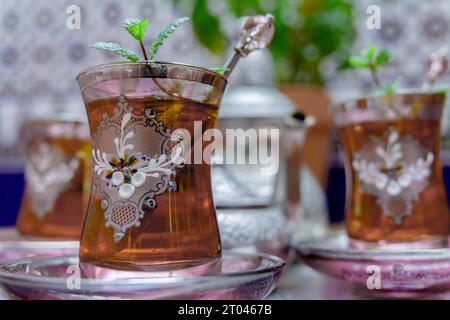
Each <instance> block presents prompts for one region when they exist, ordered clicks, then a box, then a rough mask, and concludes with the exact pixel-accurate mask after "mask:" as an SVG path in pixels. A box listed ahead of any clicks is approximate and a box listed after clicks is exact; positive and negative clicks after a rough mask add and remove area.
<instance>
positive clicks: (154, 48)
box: [149, 17, 189, 60]
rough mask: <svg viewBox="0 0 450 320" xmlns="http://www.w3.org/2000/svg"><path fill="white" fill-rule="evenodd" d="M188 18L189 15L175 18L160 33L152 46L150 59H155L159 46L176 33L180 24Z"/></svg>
mask: <svg viewBox="0 0 450 320" xmlns="http://www.w3.org/2000/svg"><path fill="white" fill-rule="evenodd" d="M188 20H189V18H187V17H184V18H178V19H175V20H173V21H172V22H171V23H170V24H169V25H168V26H166V27H165V28H164V29H163V30H162V31H161V32H160V33H159V34H158V36H157V37H156V39H155V40H154V41H153V43H152V45H151V46H150V55H149V58H150V60H153V58H154V57H155V55H156V53H157V52H158V50H159V48H160V47H161V46H162V45H163V44H164V42H165V41H166V40H167V38H169V37H170V35H171V34H172V33H174V32H175V30H177V28H178V27H179V26H181V25H182V24H183V23H184V22H186V21H188Z"/></svg>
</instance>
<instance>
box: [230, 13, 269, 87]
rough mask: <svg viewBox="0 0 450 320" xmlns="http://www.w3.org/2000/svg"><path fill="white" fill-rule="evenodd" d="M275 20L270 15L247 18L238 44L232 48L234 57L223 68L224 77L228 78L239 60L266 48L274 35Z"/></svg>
mask: <svg viewBox="0 0 450 320" xmlns="http://www.w3.org/2000/svg"><path fill="white" fill-rule="evenodd" d="M274 22H275V19H274V17H273V16H272V15H271V14H266V15H257V16H251V17H249V18H247V20H246V21H245V23H244V26H243V27H242V30H241V34H240V38H239V42H238V43H237V44H236V46H235V47H234V55H233V56H232V57H231V58H230V59H229V60H228V62H227V64H226V66H225V72H224V76H225V78H228V77H229V76H230V74H231V72H232V71H233V69H234V68H235V67H236V64H237V63H238V61H239V59H241V58H244V57H246V56H247V55H248V54H249V53H250V52H252V51H255V50H259V49H263V48H266V47H267V46H268V45H269V44H270V42H271V41H272V38H273V35H274V33H275V25H274Z"/></svg>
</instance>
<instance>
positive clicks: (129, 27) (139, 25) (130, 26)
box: [89, 17, 189, 62]
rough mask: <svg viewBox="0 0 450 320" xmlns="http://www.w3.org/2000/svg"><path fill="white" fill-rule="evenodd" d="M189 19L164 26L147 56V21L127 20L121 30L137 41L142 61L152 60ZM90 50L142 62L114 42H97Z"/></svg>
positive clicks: (134, 54) (174, 21) (181, 19)
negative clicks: (145, 40)
mask: <svg viewBox="0 0 450 320" xmlns="http://www.w3.org/2000/svg"><path fill="white" fill-rule="evenodd" d="M188 20H189V18H187V17H185V18H179V19H175V20H173V21H172V22H171V23H170V24H169V25H168V26H166V27H165V28H164V29H163V30H162V31H161V32H160V33H159V34H158V36H157V37H156V39H155V40H154V41H153V42H152V44H151V46H150V54H149V55H148V56H147V51H146V50H145V46H144V38H145V36H146V34H147V29H148V26H149V24H150V21H149V19H147V18H145V19H127V20H125V22H124V24H123V28H124V29H125V30H126V31H127V32H128V33H129V34H130V35H131V36H132V37H133V38H134V39H135V40H137V41H139V45H140V47H141V50H142V54H143V56H144V60H146V61H147V60H153V58H154V57H155V55H156V53H157V52H158V50H159V49H160V48H161V46H162V45H163V44H164V42H165V41H166V40H167V39H168V38H169V37H170V35H171V34H172V33H174V32H175V30H176V29H177V28H178V27H179V26H180V25H182V24H183V23H184V22H186V21H188ZM89 47H90V48H95V49H97V50H103V51H110V52H114V53H116V54H118V55H120V56H122V57H124V58H127V59H128V60H131V61H133V62H137V61H139V60H142V59H141V58H140V57H139V56H138V55H137V54H136V53H134V52H133V51H131V50H129V49H126V48H124V47H123V46H121V45H120V44H118V43H115V42H97V43H94V44H91V45H90V46H89Z"/></svg>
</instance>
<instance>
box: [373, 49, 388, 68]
mask: <svg viewBox="0 0 450 320" xmlns="http://www.w3.org/2000/svg"><path fill="white" fill-rule="evenodd" d="M389 59H390V54H389V51H387V50H382V51H381V52H380V53H379V54H378V56H377V58H376V60H375V64H376V65H377V66H382V65H385V64H386V63H388V62H389Z"/></svg>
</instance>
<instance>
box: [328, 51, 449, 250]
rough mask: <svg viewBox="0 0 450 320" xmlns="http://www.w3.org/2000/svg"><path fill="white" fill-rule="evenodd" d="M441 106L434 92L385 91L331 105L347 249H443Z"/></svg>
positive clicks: (446, 220) (445, 222)
mask: <svg viewBox="0 0 450 320" xmlns="http://www.w3.org/2000/svg"><path fill="white" fill-rule="evenodd" d="M369 50H370V49H369ZM381 54H383V53H381ZM370 56H372V58H373V61H376V60H377V59H376V55H375V53H372V54H370V52H368V51H367V50H366V52H365V57H366V60H367V61H370ZM361 61H364V60H361ZM375 79H377V78H375ZM388 89H389V88H388ZM445 100H446V93H445V92H443V91H439V90H431V89H419V90H406V91H401V90H394V88H391V89H389V90H388V91H387V92H385V93H381V94H376V95H373V96H371V97H368V98H360V99H356V100H352V101H348V102H345V103H342V104H339V105H337V106H335V107H334V109H333V118H334V121H335V124H336V126H337V129H338V133H339V136H340V141H341V144H342V146H343V151H344V158H345V168H346V176H347V216H346V225H347V232H348V234H349V236H350V238H351V239H353V241H352V244H354V245H356V246H358V245H361V246H367V245H368V246H369V247H371V246H374V245H375V246H379V245H381V246H384V247H389V246H394V247H398V246H407V247H410V246H419V247H428V246H432V247H435V246H441V245H445V244H446V243H447V236H448V234H449V233H450V215H449V209H448V204H447V197H446V192H445V188H444V183H443V176H442V165H441V160H440V132H441V131H440V120H441V116H442V111H443V108H444V105H445Z"/></svg>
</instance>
